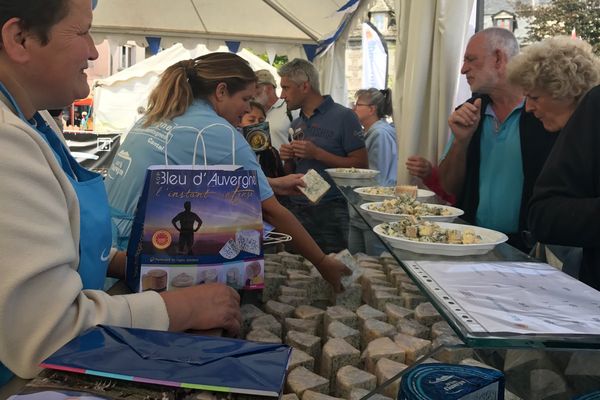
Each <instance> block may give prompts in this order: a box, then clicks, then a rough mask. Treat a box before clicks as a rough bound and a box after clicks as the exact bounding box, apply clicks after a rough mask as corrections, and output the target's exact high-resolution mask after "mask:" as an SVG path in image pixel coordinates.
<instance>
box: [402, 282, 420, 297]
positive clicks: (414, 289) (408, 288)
mask: <svg viewBox="0 0 600 400" xmlns="http://www.w3.org/2000/svg"><path fill="white" fill-rule="evenodd" d="M400 293H414V294H421V289H419V287H418V286H417V285H415V284H414V283H412V281H411V282H402V284H401V285H400Z"/></svg>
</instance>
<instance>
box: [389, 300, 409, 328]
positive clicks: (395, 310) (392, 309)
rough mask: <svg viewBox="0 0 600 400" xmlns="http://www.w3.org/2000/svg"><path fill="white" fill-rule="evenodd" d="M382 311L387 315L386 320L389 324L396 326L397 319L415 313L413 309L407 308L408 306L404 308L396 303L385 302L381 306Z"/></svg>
mask: <svg viewBox="0 0 600 400" xmlns="http://www.w3.org/2000/svg"><path fill="white" fill-rule="evenodd" d="M383 311H384V312H385V315H387V320H388V322H389V323H390V324H392V325H394V326H396V325H397V324H398V321H399V320H401V319H404V318H412V316H413V315H414V314H415V312H414V311H413V310H409V309H408V308H404V307H402V306H399V305H397V304H386V305H385V306H384V307H383Z"/></svg>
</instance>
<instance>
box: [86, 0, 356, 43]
mask: <svg viewBox="0 0 600 400" xmlns="http://www.w3.org/2000/svg"><path fill="white" fill-rule="evenodd" d="M347 2H348V0H302V1H299V0H170V1H164V0H102V1H100V2H98V6H97V7H96V9H95V10H94V23H93V27H92V34H93V35H94V38H95V40H96V41H97V42H102V41H103V40H104V39H106V38H108V37H110V38H112V39H113V40H115V38H116V37H117V38H119V35H120V34H121V36H120V38H119V39H118V40H119V41H120V42H122V43H119V44H125V43H126V42H127V41H128V40H134V41H135V42H136V43H137V44H138V45H143V46H146V45H147V43H146V40H145V37H146V36H156V37H161V38H162V41H163V42H162V43H161V45H162V46H163V47H169V46H170V45H171V44H173V43H177V42H181V43H183V45H184V46H185V47H188V48H189V47H195V45H197V44H198V43H206V44H209V43H210V41H211V40H217V41H219V44H222V43H223V41H224V40H237V41H242V42H243V45H242V47H251V48H253V49H255V50H258V51H262V50H263V48H260V47H261V44H262V45H263V46H267V45H269V46H273V45H274V44H279V45H280V46H282V45H283V46H284V48H285V46H288V47H289V46H299V45H302V44H315V42H316V40H322V39H325V38H326V37H328V36H329V35H330V34H332V33H333V32H335V31H336V29H337V28H338V26H339V24H340V22H341V21H342V19H343V18H344V16H345V12H348V13H351V12H353V11H354V10H353V9H352V8H350V9H348V10H347V11H345V12H337V10H338V9H340V8H341V7H343V6H344V5H346V3H347ZM186 42H187V43H186ZM192 43H193V45H192ZM209 47H210V45H209ZM257 47H258V48H257Z"/></svg>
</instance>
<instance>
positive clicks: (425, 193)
mask: <svg viewBox="0 0 600 400" xmlns="http://www.w3.org/2000/svg"><path fill="white" fill-rule="evenodd" d="M374 187H378V186H367V187H359V188H356V189H354V191H355V192H356V193H358V195H359V196H360V197H362V198H363V199H365V200H369V201H381V200H386V199H393V198H394V197H396V196H395V195H394V194H369V193H367V190H369V189H372V188H374ZM384 187H389V188H391V189H392V193H393V191H394V189H395V187H394V186H384ZM433 196H435V193H433V192H432V191H431V190H425V189H418V190H417V200H419V201H421V202H422V201H423V200H426V199H428V198H431V197H433Z"/></svg>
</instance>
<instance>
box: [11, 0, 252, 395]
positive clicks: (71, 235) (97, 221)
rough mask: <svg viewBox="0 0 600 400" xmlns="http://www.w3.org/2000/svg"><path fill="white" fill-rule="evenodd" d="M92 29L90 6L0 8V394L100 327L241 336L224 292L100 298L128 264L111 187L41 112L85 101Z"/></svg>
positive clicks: (228, 292)
mask: <svg viewBox="0 0 600 400" xmlns="http://www.w3.org/2000/svg"><path fill="white" fill-rule="evenodd" d="M91 22H92V1H91V0H47V1H39V0H19V1H14V0H0V36H1V37H0V40H1V43H2V45H1V46H0V141H1V143H0V232H1V233H2V234H0V273H1V274H2V275H1V278H0V363H3V364H5V365H6V367H5V366H4V365H3V364H0V386H2V385H3V384H4V383H6V381H7V380H9V379H10V377H11V376H12V372H14V373H16V374H17V375H19V376H20V377H22V378H32V377H34V376H35V375H36V374H37V373H38V372H39V367H38V365H39V363H40V362H42V361H43V359H44V358H45V357H47V356H49V355H50V354H51V353H52V352H54V351H55V350H57V349H58V348H59V347H61V346H62V345H64V344H65V343H66V342H68V341H69V340H71V339H72V338H73V337H74V336H76V335H78V334H79V333H81V332H82V331H84V330H86V329H88V328H90V327H92V326H94V325H97V324H106V325H117V326H124V327H133V328H145V329H157V330H167V329H170V330H174V331H175V330H186V329H195V330H202V329H212V328H224V329H225V330H227V331H229V332H230V333H232V334H237V332H239V329H240V323H241V315H240V309H239V296H238V294H237V293H236V292H235V291H234V290H233V289H231V288H228V287H227V286H225V285H223V284H210V285H202V286H195V287H190V288H185V289H182V290H180V291H176V292H165V293H161V294H159V293H156V292H147V293H138V294H135V295H125V296H110V295H108V294H107V293H105V292H103V291H102V290H101V289H102V288H103V284H104V280H105V277H106V275H107V268H108V267H109V263H110V268H108V270H109V271H112V272H117V270H118V269H119V268H118V267H119V266H124V259H123V257H122V255H120V256H119V257H114V258H113V259H112V260H111V257H110V255H111V254H112V253H111V227H110V215H109V209H108V202H107V196H106V192H105V189H104V185H103V182H102V178H101V177H100V175H98V174H96V173H93V172H90V171H87V170H85V169H84V168H81V167H80V166H79V165H78V164H77V162H76V161H75V160H74V159H73V157H72V156H71V155H70V154H69V151H68V149H67V147H66V146H65V144H64V143H63V142H62V140H61V138H60V136H58V134H56V133H55V132H54V131H53V130H52V129H51V128H50V126H48V124H47V123H46V121H45V120H44V118H43V115H42V114H43V113H40V112H38V111H39V110H45V109H49V108H60V107H63V106H66V105H68V104H70V103H71V102H73V101H74V100H75V99H77V98H84V97H86V96H87V95H88V93H89V86H88V84H87V76H86V75H85V74H84V73H83V71H84V70H85V69H86V68H87V65H88V62H89V61H90V60H94V59H96V58H97V57H98V52H97V50H96V48H95V45H94V42H93V40H92V38H91V36H90V34H89V31H90V26H91ZM120 272H121V273H122V272H123V271H120ZM116 275H118V274H116ZM9 368H10V370H9ZM11 370H12V371H11Z"/></svg>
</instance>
